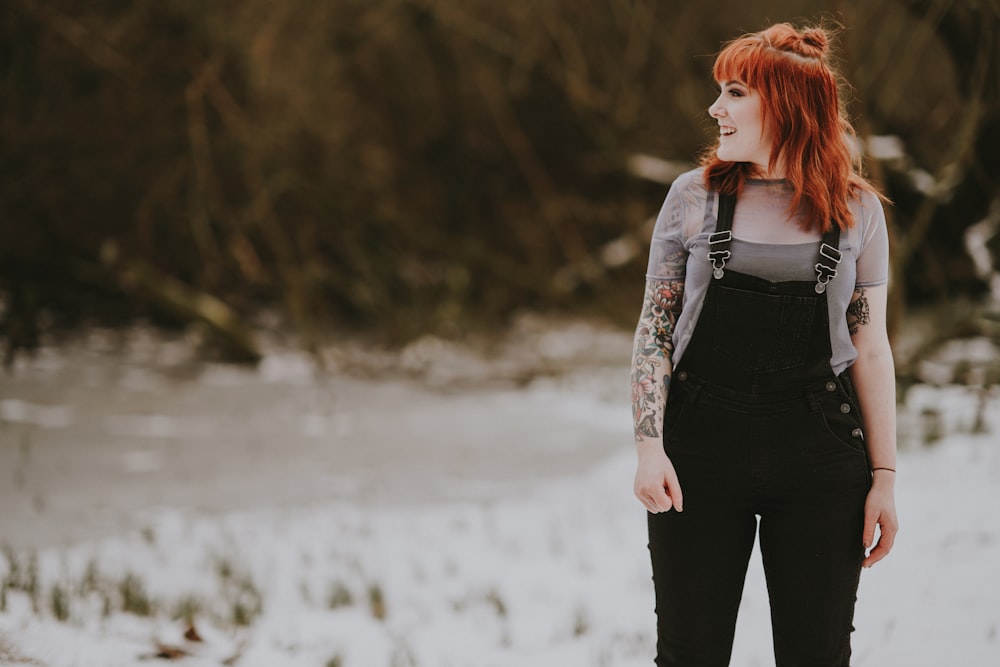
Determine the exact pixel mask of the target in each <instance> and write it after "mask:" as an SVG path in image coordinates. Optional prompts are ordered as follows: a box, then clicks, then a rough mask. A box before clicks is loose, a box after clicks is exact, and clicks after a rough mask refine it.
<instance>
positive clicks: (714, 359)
mask: <svg viewBox="0 0 1000 667" xmlns="http://www.w3.org/2000/svg"><path fill="white" fill-rule="evenodd" d="M734 207H735V198H734V197H726V196H723V197H720V200H719V214H718V216H717V218H718V222H717V226H716V231H715V233H714V234H712V235H711V237H710V239H709V240H710V253H709V260H710V261H712V262H713V265H714V268H715V271H714V278H713V279H712V281H711V284H710V285H709V287H708V291H707V293H706V295H705V300H704V304H703V306H702V310H701V314H700V316H699V318H698V322H697V324H696V326H695V330H694V334H693V337H692V339H691V341H690V343H689V345H688V347H687V350H686V351H685V353H684V355H683V358H682V359H681V361H680V362H679V364H678V366H677V367H676V368H675V369H674V372H673V379H672V381H671V382H670V385H669V395H668V400H667V407H666V411H665V416H664V427H663V434H664V437H663V439H664V448H665V450H666V452H667V455H668V456H669V457H670V460H671V462H672V463H673V465H674V468H675V469H676V471H677V476H678V479H679V481H680V484H681V489H682V491H683V493H684V511H683V512H681V513H678V512H675V511H671V512H666V513H661V514H650V515H649V548H650V553H651V557H652V564H653V581H654V588H655V591H656V612H657V630H658V642H657V659H656V664H657V665H659V666H661V667H664V666H667V665H669V666H671V667H675V666H679V667H722V666H725V665H728V664H729V658H730V654H731V652H732V643H733V634H734V630H735V625H736V612H737V609H738V608H739V604H740V598H741V596H742V592H743V581H744V578H745V574H746V568H747V562H748V559H749V557H750V551H751V549H752V547H753V543H754V539H755V534H756V533H757V517H758V516H759V517H760V548H761V554H762V557H763V562H764V570H765V574H766V578H767V587H768V594H769V597H770V603H771V623H772V628H773V634H774V648H775V658H776V664H777V667H791V666H797V667H803V666H805V665H808V666H810V667H846V666H847V665H849V661H850V652H851V649H850V633H851V631H852V630H853V627H852V619H853V615H854V602H855V597H856V593H857V587H858V580H859V576H860V572H861V561H862V560H863V557H864V548H863V546H862V530H863V524H864V517H863V511H864V503H865V498H866V496H867V493H868V489H869V487H870V484H871V474H870V472H869V467H868V461H867V455H866V453H865V447H864V433H863V431H862V424H861V415H860V413H859V410H858V403H857V401H856V400H855V397H854V393H853V389H852V388H851V385H850V382H849V381H848V378H847V374H846V373H843V374H841V376H840V377H835V376H834V374H833V371H832V370H831V366H830V357H831V348H830V323H829V315H828V311H827V298H826V292H825V288H826V283H828V282H829V281H830V280H831V279H833V278H834V277H835V276H836V266H837V263H838V262H839V261H840V253H839V251H838V250H837V248H838V247H839V236H840V234H839V230H835V231H834V232H831V233H829V234H827V235H825V236H824V237H823V240H822V241H821V243H820V244H818V246H817V254H816V257H817V264H816V272H817V279H816V281H811V282H798V281H796V282H780V283H772V282H769V281H767V280H764V279H762V278H758V277H756V276H750V275H746V274H742V273H738V272H735V271H731V270H728V269H726V268H725V262H726V260H727V259H728V258H729V257H730V250H729V242H730V240H731V239H732V233H731V231H730V230H731V228H732V218H733V209H734Z"/></svg>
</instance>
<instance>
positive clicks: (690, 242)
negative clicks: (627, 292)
mask: <svg viewBox="0 0 1000 667" xmlns="http://www.w3.org/2000/svg"><path fill="white" fill-rule="evenodd" d="M791 198H792V191H791V188H790V187H789V186H788V184H787V183H786V182H785V181H780V180H779V181H765V180H750V181H747V184H746V187H744V188H743V193H742V194H741V195H740V196H739V198H738V200H737V202H736V210H735V213H734V214H733V242H732V244H731V246H730V251H731V252H732V257H730V258H729V260H728V261H727V262H726V268H729V269H732V270H733V271H739V272H741V273H747V274H750V275H754V276H759V277H761V278H764V279H766V280H771V281H783V280H815V279H816V271H815V268H814V265H815V264H816V259H817V253H818V244H819V242H820V237H821V235H820V234H819V233H818V232H809V231H805V230H803V229H802V228H801V227H800V226H799V225H798V224H797V222H798V220H797V218H796V217H794V216H792V217H791V218H789V209H788V207H789V203H790V202H791ZM717 209H718V195H717V194H716V193H714V192H709V191H708V190H707V189H706V188H705V185H704V181H703V178H702V170H701V169H695V170H693V171H689V172H687V173H684V174H682V175H681V176H679V177H678V178H677V180H675V181H674V183H673V185H672V186H671V187H670V191H669V192H668V193H667V198H666V201H664V202H663V207H662V208H661V209H660V214H659V216H658V217H657V219H656V226H655V228H654V229H653V240H652V243H651V245H650V250H649V266H648V269H647V272H646V278H647V279H650V280H678V279H681V280H684V281H685V285H684V303H683V309H682V311H681V315H680V317H679V318H678V320H677V325H676V327H675V329H674V336H673V339H674V352H673V363H674V365H676V364H677V363H678V362H679V361H680V360H681V357H682V356H683V355H684V350H685V349H686V348H687V345H688V343H689V342H690V340H691V335H692V334H693V333H694V327H695V324H696V323H697V321H698V315H699V313H700V312H701V306H702V303H703V302H704V300H705V293H706V291H707V290H708V284H709V281H711V279H712V265H711V262H709V261H708V256H707V255H708V235H709V234H711V233H712V232H713V231H715V222H716V218H715V216H716V210H717ZM851 211H852V213H853V214H854V223H855V224H854V226H853V227H851V228H850V229H848V230H846V231H845V232H842V233H841V235H840V251H841V253H843V259H842V260H841V262H840V264H839V265H838V267H837V271H838V273H837V277H836V278H834V279H833V280H832V281H831V282H830V285H829V287H828V289H827V292H826V294H827V303H828V305H829V312H830V345H831V347H832V351H833V354H832V357H831V359H830V366H831V368H832V369H833V371H834V372H835V373H837V374H839V373H841V372H843V371H844V370H845V369H846V368H847V367H848V366H850V365H851V364H852V363H854V360H855V359H856V358H857V356H858V352H857V350H856V349H855V348H854V345H853V344H852V343H851V336H850V333H849V332H848V329H847V306H848V304H849V303H850V301H851V296H852V295H853V293H854V290H855V288H857V287H874V286H876V285H884V284H886V283H887V282H888V280H889V239H888V233H887V231H886V226H885V212H884V211H883V210H882V205H881V202H879V200H878V197H876V196H875V195H874V194H872V193H870V192H864V193H862V194H861V195H860V196H859V198H857V199H854V200H852V201H851Z"/></svg>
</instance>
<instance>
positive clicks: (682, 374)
mask: <svg viewBox="0 0 1000 667" xmlns="http://www.w3.org/2000/svg"><path fill="white" fill-rule="evenodd" d="M677 379H678V380H680V381H681V382H684V380H687V379H688V373H687V371H681V372H680V373H678V374H677Z"/></svg>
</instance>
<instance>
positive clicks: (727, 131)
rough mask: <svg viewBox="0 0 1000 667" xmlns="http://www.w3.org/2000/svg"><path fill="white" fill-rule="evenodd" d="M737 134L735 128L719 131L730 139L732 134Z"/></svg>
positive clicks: (725, 128) (724, 128)
mask: <svg viewBox="0 0 1000 667" xmlns="http://www.w3.org/2000/svg"><path fill="white" fill-rule="evenodd" d="M735 133H736V128H735V127H723V128H720V129H719V134H721V135H722V136H724V137H728V136H729V135H730V134H735Z"/></svg>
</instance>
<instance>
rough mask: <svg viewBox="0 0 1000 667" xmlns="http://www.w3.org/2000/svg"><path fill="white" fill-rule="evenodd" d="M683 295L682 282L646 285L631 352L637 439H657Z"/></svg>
mask: <svg viewBox="0 0 1000 667" xmlns="http://www.w3.org/2000/svg"><path fill="white" fill-rule="evenodd" d="M683 296H684V281H683V280H654V281H651V282H650V283H648V284H647V286H646V295H645V298H644V300H643V304H642V314H641V315H640V316H639V324H638V326H637V327H636V332H635V349H634V350H633V351H632V417H633V420H634V424H635V435H636V437H637V438H638V437H649V438H657V437H659V436H660V428H661V424H662V423H663V410H664V407H665V406H666V391H664V389H665V388H666V385H668V384H669V380H670V377H669V372H670V357H671V354H672V353H673V350H674V343H673V333H674V325H675V324H676V322H677V317H678V315H680V309H681V303H682V298H683ZM659 378H663V379H662V380H660V379H659ZM661 382H662V383H663V385H664V386H663V387H661V386H659V385H660V383H661Z"/></svg>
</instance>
